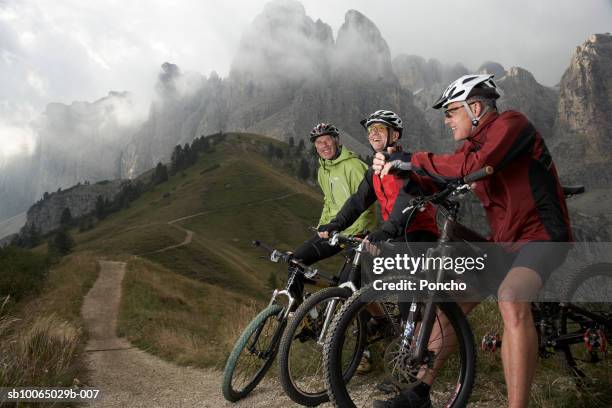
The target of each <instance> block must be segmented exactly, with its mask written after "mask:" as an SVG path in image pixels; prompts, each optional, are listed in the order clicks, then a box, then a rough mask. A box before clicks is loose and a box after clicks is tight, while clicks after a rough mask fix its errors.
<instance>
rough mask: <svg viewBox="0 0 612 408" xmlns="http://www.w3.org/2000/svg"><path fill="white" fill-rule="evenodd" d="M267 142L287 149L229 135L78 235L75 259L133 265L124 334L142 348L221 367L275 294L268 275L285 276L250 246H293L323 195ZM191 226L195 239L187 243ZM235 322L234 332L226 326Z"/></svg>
mask: <svg viewBox="0 0 612 408" xmlns="http://www.w3.org/2000/svg"><path fill="white" fill-rule="evenodd" d="M269 143H274V144H275V145H279V146H283V145H281V144H279V143H278V142H275V141H271V140H270V139H267V138H263V137H260V136H255V135H239V134H230V135H227V136H226V137H225V138H224V139H222V140H220V141H218V142H217V143H215V144H214V146H213V147H212V149H211V151H209V152H207V153H204V154H202V155H201V156H200V157H199V159H198V162H197V163H196V164H194V165H193V166H191V167H189V168H188V169H186V170H184V171H182V172H179V173H178V174H175V175H173V176H171V177H170V179H169V180H168V181H167V182H164V183H161V184H158V185H157V186H155V188H154V189H153V190H152V191H148V192H145V193H144V194H142V195H141V196H140V197H139V198H138V199H137V200H136V201H134V202H132V203H131V205H130V207H129V208H127V209H124V210H122V211H120V212H117V213H114V214H112V215H110V216H109V217H108V218H106V219H105V220H103V221H100V222H99V223H98V224H97V226H96V228H94V229H93V230H90V231H86V232H82V233H78V232H76V231H73V232H72V233H73V236H74V239H75V241H76V243H77V246H76V248H75V251H76V252H77V253H78V252H80V251H88V252H89V251H93V252H94V253H96V254H98V255H99V256H100V257H105V258H109V259H117V260H125V261H127V262H128V270H127V275H126V280H125V283H124V292H123V301H122V307H121V315H120V319H119V330H120V333H121V334H123V335H126V336H127V337H128V338H129V339H130V340H131V341H132V342H134V343H135V344H137V345H138V346H139V347H141V348H144V349H146V350H148V351H151V352H153V353H155V354H158V355H161V356H163V357H165V358H169V359H172V360H175V361H179V362H181V363H185V364H195V365H203V366H207V365H211V364H220V362H221V361H222V360H223V356H224V353H225V352H227V351H228V350H229V348H230V347H231V343H232V342H233V340H234V339H235V338H236V337H237V336H238V334H239V332H240V330H241V329H242V328H243V326H244V325H246V323H247V322H248V320H249V319H250V317H251V316H252V315H253V314H254V313H255V311H256V310H257V308H258V307H259V305H261V304H263V303H264V302H266V301H267V299H268V298H269V296H270V289H269V287H268V278H269V276H270V274H271V273H276V274H277V276H278V277H279V278H282V277H283V276H284V275H285V272H284V266H283V265H275V264H272V263H270V262H269V261H268V260H267V259H264V258H263V256H264V255H265V253H264V252H263V251H262V250H261V249H259V248H255V247H253V245H252V241H253V240H254V239H259V240H261V241H263V242H266V243H268V244H270V245H272V246H274V247H277V248H282V249H285V250H289V249H293V248H295V247H296V246H297V245H298V244H300V243H301V242H303V241H304V240H305V239H307V238H308V237H309V236H311V235H312V232H309V229H308V228H309V227H310V226H315V225H316V224H317V222H318V219H319V216H320V211H321V206H322V197H321V195H320V192H319V191H318V190H317V189H315V188H314V187H312V186H309V185H306V184H304V183H302V182H300V181H299V180H297V179H296V178H294V177H292V176H290V175H288V174H287V173H288V171H287V170H286V169H283V168H279V167H277V165H276V164H275V162H274V160H271V159H268V158H267V157H266V156H265V154H266V151H267V147H268V144H269ZM283 148H285V149H286V145H284V147H283ZM187 230H189V231H192V232H193V236H192V239H191V242H190V243H188V244H187V245H180V244H181V243H183V242H184V240H185V239H186V238H187ZM179 245H180V246H179ZM175 246H176V247H175ZM168 247H173V248H169V249H166V250H164V248H168ZM331 265H332V264H330V267H332V266H331ZM279 280H280V279H279ZM169 293H172V295H169ZM237 311H238V312H239V313H241V316H236V312H237ZM230 318H231V320H232V322H236V327H235V328H232V327H228V326H227V325H224V324H222V322H224V321H225V322H227V321H228V320H230ZM243 323H244V324H243ZM196 345H197V346H196Z"/></svg>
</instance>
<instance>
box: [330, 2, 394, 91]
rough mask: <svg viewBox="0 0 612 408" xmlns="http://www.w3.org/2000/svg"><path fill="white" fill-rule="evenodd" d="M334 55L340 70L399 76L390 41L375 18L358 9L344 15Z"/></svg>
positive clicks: (366, 74) (361, 74) (378, 75)
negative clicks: (371, 18) (383, 35)
mask: <svg viewBox="0 0 612 408" xmlns="http://www.w3.org/2000/svg"><path fill="white" fill-rule="evenodd" d="M333 58H334V62H335V64H334V65H335V68H336V69H337V70H341V71H344V72H351V73H354V74H356V75H358V76H359V77H369V78H377V77H378V78H381V79H383V80H385V79H389V78H392V79H395V75H394V73H393V69H392V67H391V52H390V50H389V46H388V45H387V42H386V41H385V40H384V38H383V37H382V34H381V33H380V30H379V29H378V27H376V25H375V24H374V23H373V22H372V20H370V19H368V18H367V17H366V16H364V15H363V14H361V13H360V12H358V11H356V10H349V11H347V13H346V14H345V16H344V23H343V24H342V26H341V27H340V29H339V30H338V36H337V38H336V47H335V50H334V53H333Z"/></svg>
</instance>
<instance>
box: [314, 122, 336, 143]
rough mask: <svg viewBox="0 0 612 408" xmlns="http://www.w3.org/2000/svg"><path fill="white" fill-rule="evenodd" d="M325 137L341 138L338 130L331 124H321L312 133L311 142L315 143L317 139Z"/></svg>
mask: <svg viewBox="0 0 612 408" xmlns="http://www.w3.org/2000/svg"><path fill="white" fill-rule="evenodd" d="M324 135H330V136H333V137H338V136H340V132H339V131H338V128H337V127H335V126H334V125H332V124H331V123H319V124H318V125H316V126H315V127H314V128H312V130H311V131H310V142H311V143H314V141H315V140H316V138H317V137H319V136H324Z"/></svg>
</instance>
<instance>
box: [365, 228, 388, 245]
mask: <svg viewBox="0 0 612 408" xmlns="http://www.w3.org/2000/svg"><path fill="white" fill-rule="evenodd" d="M391 238H393V236H392V235H391V234H390V233H388V232H387V231H384V230H381V229H379V230H376V231H374V232H372V233H371V234H368V236H367V239H368V241H370V242H371V243H373V244H374V243H376V242H382V241H386V240H388V239H391Z"/></svg>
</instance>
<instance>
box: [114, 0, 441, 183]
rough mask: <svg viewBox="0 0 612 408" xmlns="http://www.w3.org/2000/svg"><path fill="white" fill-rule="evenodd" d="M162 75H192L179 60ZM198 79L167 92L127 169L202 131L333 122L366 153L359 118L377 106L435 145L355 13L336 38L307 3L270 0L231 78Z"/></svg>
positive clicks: (415, 137)
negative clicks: (178, 91)
mask: <svg viewBox="0 0 612 408" xmlns="http://www.w3.org/2000/svg"><path fill="white" fill-rule="evenodd" d="M363 61H367V64H364V63H363ZM162 77H163V78H164V79H165V82H164V84H165V87H167V86H168V85H169V84H171V83H175V82H184V81H185V75H184V74H181V73H180V70H179V69H178V67H176V66H173V65H172V64H164V66H163V67H162V73H161V75H160V82H161V78H162ZM191 83H192V84H193V85H192V88H191V89H192V90H191V93H189V94H188V95H181V96H180V97H176V98H175V97H169V96H164V95H160V101H159V102H158V103H157V104H156V105H154V106H153V108H152V109H151V114H150V116H149V119H148V120H147V122H146V123H145V125H144V126H143V127H142V129H141V130H140V131H139V132H138V133H137V134H136V136H135V137H134V138H133V139H132V141H131V143H130V144H129V146H128V148H127V150H126V154H124V156H123V166H122V168H123V174H124V175H126V176H130V177H132V176H134V175H136V174H138V173H140V172H142V171H144V170H146V169H148V168H150V167H152V166H154V165H155V164H156V162H157V161H159V160H162V159H168V157H169V154H170V152H171V151H172V148H173V147H174V145H176V144H178V143H181V144H182V143H184V142H188V141H190V140H191V139H193V137H196V136H200V135H207V134H212V133H217V132H219V131H225V130H232V131H244V132H252V133H261V134H266V135H269V136H272V137H275V138H277V139H280V140H288V139H289V138H290V137H293V138H294V139H295V140H296V141H298V140H299V139H306V138H307V135H308V133H309V131H310V129H311V128H312V127H313V126H314V125H315V124H316V123H318V122H321V121H327V122H332V123H334V124H336V126H338V127H339V128H340V130H341V131H342V142H343V143H344V144H345V145H346V146H348V147H349V148H350V149H352V150H354V151H356V152H357V153H360V154H363V155H366V154H369V153H371V151H370V150H369V147H368V145H367V140H366V137H365V134H364V130H363V129H362V128H361V126H360V125H359V121H360V120H361V119H362V118H364V117H365V116H366V115H367V114H369V113H370V112H373V111H375V110H377V109H390V110H394V111H396V112H397V113H398V114H400V115H401V116H402V117H403V118H404V121H405V122H406V129H407V131H406V133H405V135H406V139H405V140H408V139H409V140H411V147H412V148H421V149H423V148H432V147H433V146H434V144H435V143H434V142H433V141H432V138H431V136H432V131H431V129H430V128H429V125H428V124H427V121H426V120H425V117H424V115H423V113H422V112H421V111H420V110H419V109H417V108H416V106H415V103H414V100H413V97H412V93H411V92H410V91H408V90H406V89H404V88H402V87H401V85H400V81H399V80H398V78H397V76H396V75H395V73H394V72H393V67H392V64H391V55H390V51H389V47H388V46H387V43H386V42H385V40H384V39H383V38H382V35H381V33H380V31H379V30H378V28H377V27H376V26H375V25H374V23H372V21H370V20H369V19H368V18H367V17H365V16H364V15H363V14H361V13H359V12H358V11H355V10H350V11H348V12H347V13H346V16H345V21H344V23H343V24H342V26H341V27H340V29H339V31H338V35H337V38H336V40H335V41H334V38H333V35H332V31H331V28H330V27H329V26H328V25H327V24H325V23H323V22H321V21H320V20H317V21H314V20H313V19H311V18H310V17H309V16H307V15H306V12H305V10H304V7H303V6H302V5H301V4H300V3H298V2H296V1H291V0H280V1H273V2H271V3H269V4H267V5H266V7H265V9H264V11H263V12H262V13H261V14H260V15H259V16H257V17H256V18H255V20H254V21H253V23H252V25H251V27H249V28H247V30H246V31H245V35H244V37H243V39H242V41H241V43H240V46H239V49H238V51H237V53H236V57H235V58H234V60H233V62H232V66H231V70H230V75H229V77H228V78H226V79H223V80H222V79H219V77H218V76H217V75H216V74H213V75H211V76H210V77H209V78H207V79H204V78H202V79H201V81H200V82H197V81H191ZM175 87H176V86H175ZM163 88H164V87H160V86H158V90H159V89H163Z"/></svg>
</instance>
